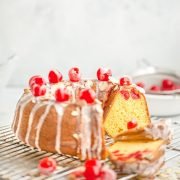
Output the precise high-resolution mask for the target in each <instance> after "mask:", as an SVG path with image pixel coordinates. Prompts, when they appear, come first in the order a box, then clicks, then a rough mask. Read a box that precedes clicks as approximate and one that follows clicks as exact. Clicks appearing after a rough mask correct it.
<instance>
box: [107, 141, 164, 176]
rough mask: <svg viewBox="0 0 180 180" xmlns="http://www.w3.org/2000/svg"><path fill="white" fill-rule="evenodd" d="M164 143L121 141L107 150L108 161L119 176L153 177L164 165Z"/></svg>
mask: <svg viewBox="0 0 180 180" xmlns="http://www.w3.org/2000/svg"><path fill="white" fill-rule="evenodd" d="M165 147H166V145H165V141H164V140H157V141H123V142H116V143H114V144H113V145H112V146H111V147H110V148H109V153H110V159H111V161H112V162H113V163H114V164H115V167H116V169H117V171H119V173H121V174H133V173H134V174H137V175H139V176H142V177H153V176H154V175H155V174H156V173H157V171H158V170H159V168H160V167H161V166H162V165H163V163H164V152H165Z"/></svg>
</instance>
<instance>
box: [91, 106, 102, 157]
mask: <svg viewBox="0 0 180 180" xmlns="http://www.w3.org/2000/svg"><path fill="white" fill-rule="evenodd" d="M92 112H93V118H94V120H95V123H96V127H95V128H93V129H92V131H93V132H94V136H95V137H96V139H95V142H94V145H93V147H92V151H94V152H96V154H94V156H95V157H97V158H98V159H101V152H102V130H101V126H102V115H103V111H102V108H101V105H100V104H96V105H94V106H93V107H92Z"/></svg>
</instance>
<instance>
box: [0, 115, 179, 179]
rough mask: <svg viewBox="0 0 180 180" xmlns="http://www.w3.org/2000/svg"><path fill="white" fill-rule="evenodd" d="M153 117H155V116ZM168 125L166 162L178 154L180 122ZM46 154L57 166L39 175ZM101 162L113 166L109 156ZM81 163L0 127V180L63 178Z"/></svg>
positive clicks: (4, 127)
mask: <svg viewBox="0 0 180 180" xmlns="http://www.w3.org/2000/svg"><path fill="white" fill-rule="evenodd" d="M153 119H154V120H157V118H153ZM172 126H173V129H174V138H173V141H172V143H171V144H170V145H169V146H168V148H167V150H166V151H167V152H166V161H167V162H169V161H172V160H173V159H175V158H177V157H178V158H180V122H178V121H173V122H172ZM112 142H113V141H112V139H111V138H109V137H106V145H107V146H108V145H110V144H111V143H112ZM47 156H48V157H52V158H54V159H56V161H57V164H58V168H57V170H56V171H55V172H54V173H53V174H52V175H51V176H49V177H47V176H43V175H40V174H39V172H38V169H37V165H38V162H39V160H40V159H42V158H43V157H47ZM105 163H107V164H109V165H110V166H111V167H112V168H113V166H112V164H111V163H110V161H109V160H106V161H105ZM81 164H82V162H81V161H79V159H78V158H77V157H72V156H68V155H59V154H53V153H47V152H44V151H41V152H39V151H38V150H37V149H33V148H30V147H28V146H26V145H25V144H23V143H22V142H20V141H19V140H17V139H16V138H15V136H14V135H13V133H12V131H11V128H10V126H9V125H7V126H1V127H0V180H1V179H2V180H5V179H10V180H19V179H20V180H31V179H35V180H44V179H48V180H55V179H66V177H67V176H68V175H69V174H70V173H71V172H73V171H74V169H75V168H77V167H79V166H80V165H81ZM134 177H136V175H135V174H132V175H128V176H124V177H122V176H121V177H120V176H119V177H118V178H119V179H121V180H128V179H132V178H134Z"/></svg>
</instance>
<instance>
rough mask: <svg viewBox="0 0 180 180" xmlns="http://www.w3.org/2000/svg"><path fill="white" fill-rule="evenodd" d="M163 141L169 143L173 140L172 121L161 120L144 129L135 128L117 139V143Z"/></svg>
mask: <svg viewBox="0 0 180 180" xmlns="http://www.w3.org/2000/svg"><path fill="white" fill-rule="evenodd" d="M157 139H163V140H165V141H166V142H167V143H170V141H171V140H172V129H171V121H170V120H169V119H160V120H158V121H154V122H152V123H151V124H148V125H147V126H146V127H144V128H134V129H130V130H127V131H124V132H122V133H120V134H119V135H118V136H116V137H115V141H134V140H157Z"/></svg>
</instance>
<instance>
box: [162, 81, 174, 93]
mask: <svg viewBox="0 0 180 180" xmlns="http://www.w3.org/2000/svg"><path fill="white" fill-rule="evenodd" d="M161 88H162V90H163V91H170V90H174V89H176V85H175V83H174V82H173V81H172V80H170V79H164V80H163V81H162V84H161Z"/></svg>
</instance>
